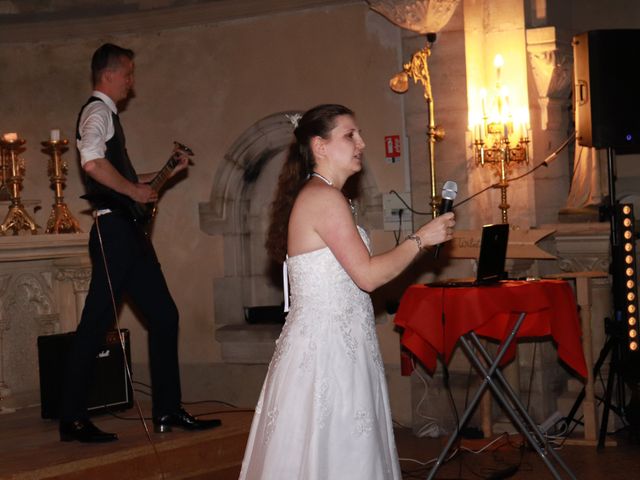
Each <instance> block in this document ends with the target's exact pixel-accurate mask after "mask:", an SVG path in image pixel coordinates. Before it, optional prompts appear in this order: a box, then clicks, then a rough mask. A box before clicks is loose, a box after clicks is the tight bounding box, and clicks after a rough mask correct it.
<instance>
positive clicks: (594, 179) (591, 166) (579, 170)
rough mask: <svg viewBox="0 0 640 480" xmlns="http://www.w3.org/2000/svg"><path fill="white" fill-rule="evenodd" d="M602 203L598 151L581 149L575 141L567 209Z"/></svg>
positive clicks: (589, 148)
mask: <svg viewBox="0 0 640 480" xmlns="http://www.w3.org/2000/svg"><path fill="white" fill-rule="evenodd" d="M601 202H602V188H601V186H600V162H599V160H598V150H597V149H595V148H592V147H583V146H581V145H578V142H577V141H576V149H575V155H574V162H573V177H572V179H571V189H570V190H569V196H568V198H567V208H585V207H588V206H591V205H599V204H600V203H601Z"/></svg>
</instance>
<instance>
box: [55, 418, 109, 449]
mask: <svg viewBox="0 0 640 480" xmlns="http://www.w3.org/2000/svg"><path fill="white" fill-rule="evenodd" d="M117 439H118V435H116V434H115V433H107V432H103V431H102V430H100V429H99V428H98V427H96V426H95V425H94V424H93V423H92V422H91V420H74V421H72V422H63V421H61V422H60V441H62V442H73V441H74V440H77V441H78V442H83V443H104V442H113V441H114V440H117Z"/></svg>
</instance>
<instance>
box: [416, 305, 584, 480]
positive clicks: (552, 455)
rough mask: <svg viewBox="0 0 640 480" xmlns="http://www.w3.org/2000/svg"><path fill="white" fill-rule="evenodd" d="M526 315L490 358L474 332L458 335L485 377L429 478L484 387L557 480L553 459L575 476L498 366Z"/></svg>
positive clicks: (520, 318) (440, 463)
mask: <svg viewBox="0 0 640 480" xmlns="http://www.w3.org/2000/svg"><path fill="white" fill-rule="evenodd" d="M526 315H527V314H526V313H524V312H523V313H521V314H520V316H519V317H518V320H517V321H516V323H515V324H514V326H513V328H512V329H511V331H510V332H509V335H508V336H507V338H506V339H505V341H504V343H503V344H502V345H501V346H500V348H499V349H498V352H497V354H496V356H495V358H493V359H492V358H491V356H490V355H489V352H487V349H486V348H485V347H484V346H483V345H482V343H481V342H480V339H479V338H478V336H477V335H476V334H475V332H469V333H467V334H465V335H463V336H461V337H460V342H461V344H462V349H463V350H464V352H465V353H466V354H467V356H468V357H469V360H471V363H472V364H473V366H474V367H475V368H476V370H477V371H478V373H480V375H481V376H483V377H484V380H483V381H482V384H481V385H480V387H479V388H478V391H477V392H476V394H475V395H474V397H473V399H472V400H471V402H470V403H469V406H468V407H467V409H466V410H465V412H464V414H463V415H462V417H461V418H460V425H459V427H458V428H457V429H456V431H455V432H454V433H453V434H452V435H451V437H449V441H448V442H447V445H446V446H445V447H444V450H442V452H441V453H440V456H439V457H438V460H437V461H436V464H435V465H434V466H433V468H432V469H431V471H430V472H429V476H428V477H427V479H428V480H431V479H433V478H434V477H435V475H436V472H437V471H438V469H439V468H440V466H441V465H442V464H443V463H444V460H445V458H446V457H447V454H448V453H449V450H451V447H452V446H453V444H454V442H455V441H456V439H457V438H458V435H459V433H460V430H461V429H462V428H463V427H464V426H465V425H466V423H467V421H468V420H469V418H470V417H471V414H472V413H473V411H474V410H475V408H476V406H477V405H478V402H479V401H480V398H481V397H482V394H483V393H484V392H485V390H486V389H487V387H488V388H490V389H491V392H492V393H493V395H494V396H495V398H496V399H498V401H499V402H500V404H501V405H502V407H503V409H504V410H505V411H506V412H507V414H508V415H509V416H510V417H511V419H512V421H513V423H514V425H515V426H516V427H517V428H518V430H519V431H520V433H522V435H523V436H524V437H525V438H526V439H527V441H528V442H529V444H530V445H531V446H532V447H533V448H534V450H535V451H536V452H538V455H540V458H542V461H543V462H544V463H545V465H546V466H547V468H549V470H550V471H551V474H552V475H553V477H554V478H556V479H557V480H561V479H562V476H561V475H560V472H559V471H558V469H557V468H556V466H555V465H554V464H553V461H554V460H555V462H556V463H557V464H558V465H560V467H561V468H562V469H563V470H564V471H565V472H566V474H567V475H568V478H570V479H571V480H576V477H575V475H574V474H573V472H572V471H571V470H570V469H569V467H568V466H567V465H566V464H565V463H564V462H563V461H562V459H561V458H560V456H559V455H558V453H557V452H556V451H555V450H554V449H553V448H552V447H551V446H550V445H549V442H548V441H547V439H546V438H545V436H544V434H543V432H542V431H540V428H539V427H538V425H536V423H535V422H534V421H533V419H532V418H531V417H530V416H529V413H528V412H527V409H526V408H525V406H524V405H523V404H522V401H521V400H520V398H518V396H517V395H516V393H515V392H514V391H513V389H512V388H511V385H509V383H508V382H507V380H506V379H505V378H504V375H503V374H502V372H501V371H500V369H499V368H498V366H499V365H500V361H501V360H502V357H504V355H505V353H506V352H507V350H508V349H509V346H510V345H511V344H512V343H513V341H514V340H515V338H516V335H517V333H518V330H519V329H520V326H521V325H522V322H524V318H525V316H526ZM474 347H475V349H474ZM476 352H477V353H476ZM481 359H482V360H481Z"/></svg>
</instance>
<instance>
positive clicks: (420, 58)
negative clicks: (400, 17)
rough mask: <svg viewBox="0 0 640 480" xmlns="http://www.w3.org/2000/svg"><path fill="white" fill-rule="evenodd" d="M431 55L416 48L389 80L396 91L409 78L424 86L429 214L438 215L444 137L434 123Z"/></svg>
mask: <svg viewBox="0 0 640 480" xmlns="http://www.w3.org/2000/svg"><path fill="white" fill-rule="evenodd" d="M433 41H435V34H428V35H427V42H433ZM429 55H431V49H430V48H429V46H428V45H427V46H425V47H424V48H423V49H421V50H418V51H417V52H415V53H414V54H413V56H412V57H411V61H410V62H409V63H405V64H404V65H403V68H402V71H401V72H399V73H397V74H396V75H395V76H394V77H393V78H392V79H391V80H390V81H389V86H390V87H391V90H393V91H394V92H396V93H405V92H406V91H407V90H408V89H409V78H412V79H413V82H414V83H418V82H420V83H421V84H422V86H423V87H424V93H423V94H424V99H425V100H426V101H427V105H428V108H429V125H428V127H427V137H428V147H429V172H430V175H431V202H430V205H431V216H432V217H433V218H435V217H436V216H437V215H438V208H439V206H440V196H439V195H438V193H437V190H436V142H438V141H440V140H442V139H443V138H444V129H443V128H442V127H441V126H440V125H436V121H435V113H434V110H435V108H434V104H433V95H432V93H431V77H430V76H429V64H428V62H427V59H428V58H429Z"/></svg>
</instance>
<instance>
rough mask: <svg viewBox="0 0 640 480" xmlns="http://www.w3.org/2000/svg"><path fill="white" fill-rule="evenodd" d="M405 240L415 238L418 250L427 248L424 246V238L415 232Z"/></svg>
mask: <svg viewBox="0 0 640 480" xmlns="http://www.w3.org/2000/svg"><path fill="white" fill-rule="evenodd" d="M405 240H413V241H414V242H416V245H417V246H418V252H422V251H423V250H425V248H424V247H423V246H422V239H421V238H420V237H419V236H418V235H416V234H415V233H412V234H411V235H407V237H406V239H405Z"/></svg>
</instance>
